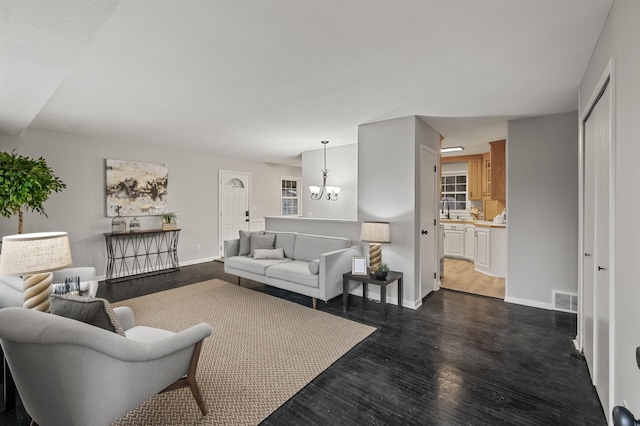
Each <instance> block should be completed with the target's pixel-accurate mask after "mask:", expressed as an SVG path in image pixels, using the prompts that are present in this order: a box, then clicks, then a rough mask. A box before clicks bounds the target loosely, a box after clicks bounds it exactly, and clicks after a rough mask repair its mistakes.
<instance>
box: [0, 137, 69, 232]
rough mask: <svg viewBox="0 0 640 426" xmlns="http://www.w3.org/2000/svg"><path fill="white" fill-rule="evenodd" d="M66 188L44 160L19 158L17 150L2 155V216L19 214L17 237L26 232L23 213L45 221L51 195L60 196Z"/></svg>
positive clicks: (0, 156)
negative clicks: (46, 204) (34, 213)
mask: <svg viewBox="0 0 640 426" xmlns="http://www.w3.org/2000/svg"><path fill="white" fill-rule="evenodd" d="M66 187H67V185H66V184H65V183H64V182H62V180H60V178H58V177H57V176H56V175H54V174H53V170H51V167H49V166H48V165H47V162H46V160H45V159H44V158H42V157H40V158H38V159H37V160H34V159H32V158H29V157H24V156H22V155H18V154H16V150H15V149H14V150H13V151H11V153H9V152H0V214H1V215H2V216H4V217H7V218H9V217H11V216H13V215H15V214H18V233H19V234H22V233H23V230H24V217H23V215H24V211H25V210H27V211H29V210H30V211H35V212H38V213H40V214H42V215H44V216H45V217H48V216H47V212H46V211H45V209H44V206H43V205H44V203H45V201H47V199H48V198H49V195H50V194H51V193H52V192H60V191H62V190H63V189H64V188H66Z"/></svg>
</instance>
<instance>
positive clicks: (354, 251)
mask: <svg viewBox="0 0 640 426" xmlns="http://www.w3.org/2000/svg"><path fill="white" fill-rule="evenodd" d="M353 256H362V247H361V246H351V247H348V248H346V249H342V250H335V251H331V252H328V253H323V254H321V255H320V270H319V272H318V273H319V275H320V277H319V280H320V290H321V294H320V298H321V299H322V300H324V301H327V300H330V299H333V298H334V297H336V296H337V295H339V294H342V275H343V274H344V273H345V272H349V271H351V258H352V257H353Z"/></svg>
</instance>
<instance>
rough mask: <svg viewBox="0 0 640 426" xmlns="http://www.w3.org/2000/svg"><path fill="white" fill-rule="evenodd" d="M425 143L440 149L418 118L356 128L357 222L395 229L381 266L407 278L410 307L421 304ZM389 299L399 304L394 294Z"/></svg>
mask: <svg viewBox="0 0 640 426" xmlns="http://www.w3.org/2000/svg"><path fill="white" fill-rule="evenodd" d="M421 143H423V144H425V145H427V146H430V147H432V148H434V149H439V143H440V140H439V135H438V134H437V132H435V131H434V130H433V129H431V128H430V127H429V126H428V125H427V124H425V123H424V122H423V121H422V120H420V119H418V118H417V117H415V116H410V117H403V118H398V119H393V120H386V121H380V122H376V123H369V124H363V125H360V126H359V127H358V164H359V165H360V167H359V168H358V194H359V199H358V219H359V220H360V221H361V222H362V221H365V220H376V221H385V222H390V223H391V242H390V243H387V244H383V245H382V260H383V262H386V263H389V266H390V267H391V269H392V270H397V271H401V272H403V273H404V288H403V299H404V301H403V302H404V304H405V306H410V307H417V306H419V304H420V301H419V300H418V298H419V295H420V292H419V289H420V287H419V286H420V240H419V238H418V232H419V231H418V228H419V226H420V209H419V206H420V199H419V181H420V169H419V167H420V144H421ZM434 145H435V146H434ZM367 247H368V246H367V244H366V243H363V248H364V249H365V251H366V252H367V253H368V248H367ZM388 294H389V296H390V297H391V298H397V292H396V289H395V288H390V291H389V293H388Z"/></svg>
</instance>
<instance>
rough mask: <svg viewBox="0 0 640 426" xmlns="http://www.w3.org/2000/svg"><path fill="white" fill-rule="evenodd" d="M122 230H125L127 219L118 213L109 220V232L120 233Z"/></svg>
mask: <svg viewBox="0 0 640 426" xmlns="http://www.w3.org/2000/svg"><path fill="white" fill-rule="evenodd" d="M122 232H127V221H126V220H124V217H122V216H120V213H118V216H116V217H114V218H113V220H112V221H111V233H112V234H120V233H122Z"/></svg>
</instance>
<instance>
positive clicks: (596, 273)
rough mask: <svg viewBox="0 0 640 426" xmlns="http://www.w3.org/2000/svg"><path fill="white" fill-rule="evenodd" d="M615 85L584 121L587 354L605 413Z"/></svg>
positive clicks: (584, 282) (608, 351)
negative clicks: (612, 117)
mask: <svg viewBox="0 0 640 426" xmlns="http://www.w3.org/2000/svg"><path fill="white" fill-rule="evenodd" d="M610 126H611V90H610V88H609V84H608V83H607V84H606V86H605V88H604V89H603V91H602V93H601V95H600V97H599V98H598V100H597V101H596V103H595V105H594V107H593V109H592V111H591V113H590V114H589V116H588V117H587V119H586V120H585V122H584V146H585V165H584V170H585V177H584V179H585V180H584V183H585V186H584V190H585V194H584V201H585V205H584V247H585V253H586V258H585V262H584V270H583V274H584V280H583V295H584V299H583V303H584V305H583V309H584V310H583V315H584V327H585V328H584V345H583V348H584V353H585V358H586V360H587V364H588V365H589V370H590V372H591V378H592V380H593V384H594V385H595V387H596V390H597V392H598V397H599V398H600V402H601V404H602V408H603V410H604V412H605V413H606V414H607V417H608V413H609V412H610V404H609V401H610V398H609V393H610V389H609V383H610V359H609V353H610V345H611V336H610V316H611V312H610V291H611V290H610V265H609V263H610V258H609V251H610V236H611V234H610V219H611V216H610V213H611V197H610V195H611V194H610V191H611V181H612V179H611V170H610V159H611V127H610Z"/></svg>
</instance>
